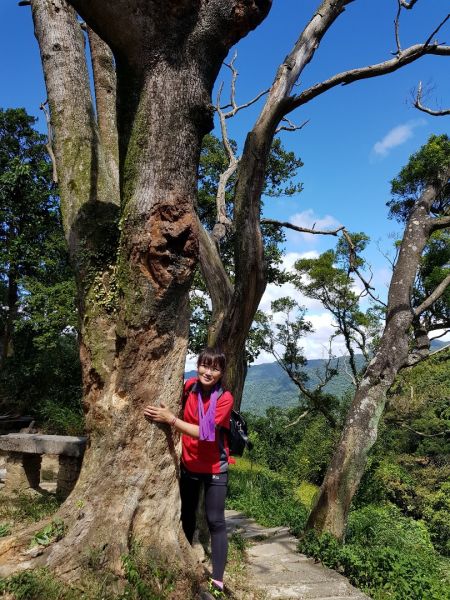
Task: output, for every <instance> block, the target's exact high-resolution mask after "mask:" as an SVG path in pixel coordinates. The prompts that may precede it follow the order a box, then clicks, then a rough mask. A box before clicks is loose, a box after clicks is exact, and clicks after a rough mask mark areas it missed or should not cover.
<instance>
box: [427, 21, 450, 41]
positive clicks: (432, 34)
mask: <svg viewBox="0 0 450 600" xmlns="http://www.w3.org/2000/svg"><path fill="white" fill-rule="evenodd" d="M449 19H450V13H448V15H447V16H446V17H445V19H443V20H442V21H441V23H439V25H438V26H437V27H436V29H435V30H434V31H433V32H432V33H431V34H430V36H429V37H428V39H427V41H426V42H425V46H429V45H430V43H431V40H432V39H433V37H434V36H435V35H436V34H437V33H438V31H439V30H440V29H441V28H442V27H443V26H444V25H445V23H446V22H447V21H448V20H449ZM434 43H436V42H434Z"/></svg>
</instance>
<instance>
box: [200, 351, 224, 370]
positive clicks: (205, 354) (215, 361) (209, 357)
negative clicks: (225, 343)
mask: <svg viewBox="0 0 450 600" xmlns="http://www.w3.org/2000/svg"><path fill="white" fill-rule="evenodd" d="M199 365H206V366H207V367H216V368H219V369H220V370H221V371H222V374H223V375H224V374H225V369H226V367H227V359H226V358H225V354H224V353H223V352H222V351H221V350H219V349H218V348H205V349H204V350H202V351H201V352H200V354H199V355H198V359H197V367H198V366H199Z"/></svg>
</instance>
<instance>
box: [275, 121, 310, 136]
mask: <svg viewBox="0 0 450 600" xmlns="http://www.w3.org/2000/svg"><path fill="white" fill-rule="evenodd" d="M281 122H282V123H287V124H288V125H287V126H286V125H280V127H277V129H276V130H275V134H277V133H280V131H298V130H299V129H303V127H305V125H307V124H308V123H309V119H307V120H306V121H303V123H302V124H301V125H295V124H294V123H292V121H290V120H289V119H288V118H286V117H283V118H282V119H281Z"/></svg>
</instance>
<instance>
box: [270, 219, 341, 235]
mask: <svg viewBox="0 0 450 600" xmlns="http://www.w3.org/2000/svg"><path fill="white" fill-rule="evenodd" d="M261 223H266V224H267V225H276V226H277V227H286V228H287V229H293V230H294V231H299V232H300V233H312V234H314V235H338V233H339V232H340V231H343V230H344V229H345V227H344V226H343V225H342V226H341V227H338V228H337V229H329V230H326V229H324V230H320V229H314V227H313V228H312V229H308V228H307V227H298V226H297V225H294V224H293V223H288V222H287V221H276V220H274V219H261Z"/></svg>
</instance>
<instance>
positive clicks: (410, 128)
mask: <svg viewBox="0 0 450 600" xmlns="http://www.w3.org/2000/svg"><path fill="white" fill-rule="evenodd" d="M425 123H426V121H424V119H418V120H415V121H408V123H404V124H403V125H397V127H394V128H393V129H391V130H390V131H388V132H387V134H386V135H385V136H384V138H383V139H382V140H380V141H378V142H376V144H374V146H373V151H374V152H375V154H378V156H383V157H384V156H387V155H388V154H389V152H390V150H392V148H396V147H397V146H401V145H402V144H404V143H405V142H406V141H408V140H409V139H410V138H412V137H413V135H414V129H415V128H416V127H421V126H422V125H425Z"/></svg>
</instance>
